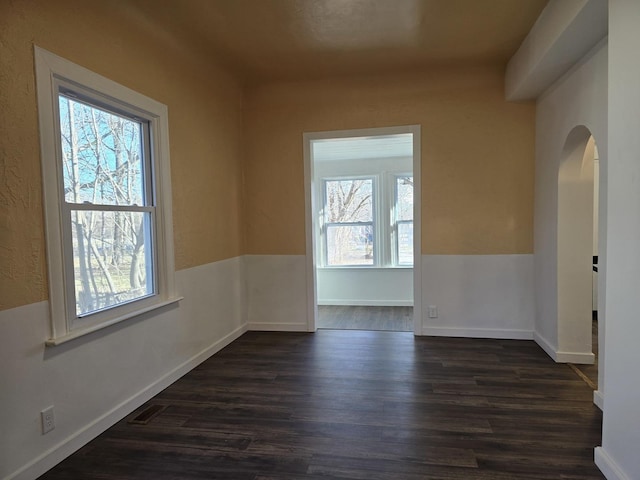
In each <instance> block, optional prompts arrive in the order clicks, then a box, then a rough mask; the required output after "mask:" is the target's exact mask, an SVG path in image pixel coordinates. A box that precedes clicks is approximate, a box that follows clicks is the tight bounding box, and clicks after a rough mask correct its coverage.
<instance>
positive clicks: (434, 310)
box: [427, 305, 438, 318]
mask: <svg viewBox="0 0 640 480" xmlns="http://www.w3.org/2000/svg"><path fill="white" fill-rule="evenodd" d="M427 314H428V315H429V318H438V307H436V306H435V305H429V308H428V310H427Z"/></svg>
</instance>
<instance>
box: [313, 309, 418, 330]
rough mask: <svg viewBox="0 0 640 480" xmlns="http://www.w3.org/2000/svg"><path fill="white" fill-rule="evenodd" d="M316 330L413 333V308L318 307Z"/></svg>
mask: <svg viewBox="0 0 640 480" xmlns="http://www.w3.org/2000/svg"><path fill="white" fill-rule="evenodd" d="M318 328H331V329H335V330H384V331H387V332H413V307H368V306H352V305H319V306H318Z"/></svg>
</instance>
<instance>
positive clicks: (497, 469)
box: [42, 330, 604, 480]
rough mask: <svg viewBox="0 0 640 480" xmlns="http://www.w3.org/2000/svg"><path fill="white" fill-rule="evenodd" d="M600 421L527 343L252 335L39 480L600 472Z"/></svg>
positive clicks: (541, 477)
mask: <svg viewBox="0 0 640 480" xmlns="http://www.w3.org/2000/svg"><path fill="white" fill-rule="evenodd" d="M150 405H160V406H162V407H166V408H164V410H162V411H161V412H160V413H159V414H157V415H156V416H155V417H152V418H151V419H150V420H149V421H148V423H146V424H134V423H128V420H129V421H130V420H132V419H134V418H135V417H136V416H138V415H139V414H140V413H141V412H142V411H143V410H144V409H145V408H146V407H148V406H150ZM143 420H144V419H143ZM600 431H601V414H600V411H599V410H598V408H597V407H595V406H594V405H593V403H592V391H591V389H589V387H588V386H587V385H586V384H585V383H584V382H583V381H582V380H580V379H579V378H578V377H577V376H576V375H575V374H574V372H572V371H571V369H569V368H568V367H567V366H566V365H559V364H555V363H554V362H553V361H552V360H551V359H549V357H548V356H547V355H546V354H545V353H544V352H543V351H542V350H541V349H540V348H539V347H538V346H537V345H536V344H535V343H533V342H530V341H508V340H474V339H455V338H429V337H418V338H414V337H413V335H412V334H410V333H394V332H363V331H348V330H344V331H334V330H324V331H319V332H317V333H316V334H293V333H266V332H265V333H261V332H250V333H247V334H245V335H243V336H242V337H241V338H240V339H238V340H236V341H235V342H234V343H233V344H231V345H230V346H228V347H227V348H225V349H224V350H222V351H221V352H219V353H218V354H216V355H214V356H213V357H211V358H210V359H209V360H207V361H206V362H204V363H203V364H201V365H200V366H199V367H197V368H196V369H194V370H193V371H191V372H190V373H189V374H187V375H186V376H184V377H183V378H182V379H180V380H179V381H177V382H176V383H174V384H173V385H172V386H170V387H169V388H167V389H166V390H164V391H163V392H162V393H160V394H159V395H158V396H156V397H155V398H153V399H152V400H151V401H150V402H148V404H147V405H145V406H143V407H142V408H141V409H139V410H138V411H137V412H134V413H133V414H132V415H130V416H129V417H128V418H126V419H124V420H123V421H121V422H119V423H117V424H116V425H115V426H113V427H112V428H111V429H109V430H108V431H106V432H105V433H104V434H102V435H101V436H99V437H98V438H97V439H95V440H94V441H92V442H91V443H89V444H88V445H87V446H85V447H84V448H82V449H81V450H79V451H78V452H77V453H75V454H74V455H73V456H71V457H69V458H68V459H67V460H65V461H64V462H62V463H61V464H60V465H58V466H57V467H55V468H54V469H52V470H51V471H50V472H48V473H47V474H45V475H44V476H43V477H42V478H43V479H48V480H55V479H76V478H78V479H158V480H162V479H221V478H223V479H238V480H242V479H247V480H249V479H250V480H294V479H325V480H326V479H367V480H369V479H373V480H398V479H407V480H418V479H434V480H435V479H442V480H462V479H464V480H480V479H482V480H489V479H497V480H507V479H513V480H516V479H517V480H545V479H565V480H567V479H573V480H578V479H579V480H588V479H603V478H604V477H603V476H602V475H601V474H600V473H599V471H598V470H597V468H596V467H595V465H594V464H593V448H594V447H595V446H597V445H599V444H600V442H601V436H600Z"/></svg>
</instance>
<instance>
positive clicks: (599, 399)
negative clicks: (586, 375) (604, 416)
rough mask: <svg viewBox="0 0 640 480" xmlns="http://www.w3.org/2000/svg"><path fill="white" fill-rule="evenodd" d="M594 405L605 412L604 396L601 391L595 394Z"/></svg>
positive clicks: (596, 391)
mask: <svg viewBox="0 0 640 480" xmlns="http://www.w3.org/2000/svg"><path fill="white" fill-rule="evenodd" d="M593 403H594V404H595V405H596V407H598V408H599V409H600V410H602V411H603V412H604V394H603V393H602V392H601V391H600V390H595V391H594V392H593Z"/></svg>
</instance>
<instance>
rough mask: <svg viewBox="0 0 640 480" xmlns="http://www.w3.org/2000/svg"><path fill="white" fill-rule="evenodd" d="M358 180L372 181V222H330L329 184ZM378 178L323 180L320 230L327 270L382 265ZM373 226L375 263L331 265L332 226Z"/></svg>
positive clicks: (349, 176) (374, 176) (325, 178)
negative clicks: (330, 235)
mask: <svg viewBox="0 0 640 480" xmlns="http://www.w3.org/2000/svg"><path fill="white" fill-rule="evenodd" d="M357 180H371V221H370V222H329V221H328V220H327V219H328V212H327V203H328V198H327V182H344V181H357ZM378 181H379V179H378V177H377V176H376V175H340V176H330V177H323V178H322V179H321V182H322V208H323V212H324V214H323V215H322V216H321V218H322V225H321V228H320V235H321V238H322V242H321V244H322V263H323V265H324V266H325V267H326V268H377V267H379V264H380V261H379V260H380V259H379V250H380V249H379V246H378V243H379V242H378V239H379V237H380V236H379V232H378V222H377V221H376V220H377V212H378V205H377V201H378V195H377V189H378ZM366 225H371V229H372V231H373V247H372V250H373V252H372V253H373V258H372V260H373V262H372V263H371V264H370V265H368V264H366V263H364V264H349V265H331V264H330V263H329V235H328V228H329V227H331V226H346V227H348V226H366Z"/></svg>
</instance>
